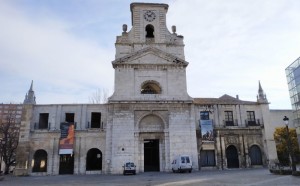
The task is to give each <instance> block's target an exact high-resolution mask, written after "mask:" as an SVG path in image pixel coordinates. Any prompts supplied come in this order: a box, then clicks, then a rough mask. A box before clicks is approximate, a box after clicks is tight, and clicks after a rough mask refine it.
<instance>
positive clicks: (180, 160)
mask: <svg viewBox="0 0 300 186" xmlns="http://www.w3.org/2000/svg"><path fill="white" fill-rule="evenodd" d="M192 166H193V163H192V159H191V157H190V156H189V155H179V156H177V157H176V158H175V159H174V160H173V162H172V171H173V172H184V171H188V172H189V173H191V172H192Z"/></svg>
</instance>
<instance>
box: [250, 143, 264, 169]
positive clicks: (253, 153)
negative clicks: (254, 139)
mask: <svg viewBox="0 0 300 186" xmlns="http://www.w3.org/2000/svg"><path fill="white" fill-rule="evenodd" d="M249 156H250V160H251V165H262V158H261V150H260V148H259V147H258V146H257V145H252V146H251V147H250V149H249Z"/></svg>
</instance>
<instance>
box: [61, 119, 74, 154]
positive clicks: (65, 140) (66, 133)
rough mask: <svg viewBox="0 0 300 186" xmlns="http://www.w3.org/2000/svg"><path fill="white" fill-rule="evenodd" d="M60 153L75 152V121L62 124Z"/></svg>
mask: <svg viewBox="0 0 300 186" xmlns="http://www.w3.org/2000/svg"><path fill="white" fill-rule="evenodd" d="M60 131H61V134H60V140H59V154H73V145H74V123H68V122H64V123H61V124H60Z"/></svg>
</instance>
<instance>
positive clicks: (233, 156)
mask: <svg viewBox="0 0 300 186" xmlns="http://www.w3.org/2000/svg"><path fill="white" fill-rule="evenodd" d="M226 158H227V168H239V155H238V151H237V149H236V147H235V146H234V145H229V146H228V147H227V149H226Z"/></svg>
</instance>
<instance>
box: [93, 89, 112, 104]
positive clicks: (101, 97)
mask: <svg viewBox="0 0 300 186" xmlns="http://www.w3.org/2000/svg"><path fill="white" fill-rule="evenodd" d="M108 95H109V91H108V90H107V89H100V88H99V89H97V91H96V92H94V93H93V94H92V95H91V96H90V97H89V102H90V103H93V104H100V103H107V102H108Z"/></svg>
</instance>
